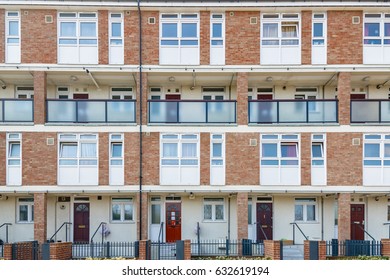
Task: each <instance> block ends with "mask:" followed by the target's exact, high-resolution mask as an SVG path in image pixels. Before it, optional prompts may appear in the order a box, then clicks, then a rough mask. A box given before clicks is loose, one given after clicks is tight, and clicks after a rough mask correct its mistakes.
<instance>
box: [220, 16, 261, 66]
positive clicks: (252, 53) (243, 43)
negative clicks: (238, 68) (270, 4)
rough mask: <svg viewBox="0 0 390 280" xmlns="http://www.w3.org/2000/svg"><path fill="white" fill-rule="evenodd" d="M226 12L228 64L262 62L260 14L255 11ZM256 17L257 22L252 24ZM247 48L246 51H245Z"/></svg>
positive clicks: (255, 63) (254, 63) (256, 63)
mask: <svg viewBox="0 0 390 280" xmlns="http://www.w3.org/2000/svg"><path fill="white" fill-rule="evenodd" d="M230 13H231V12H230V11H227V12H226V20H225V26H226V32H225V35H226V43H225V45H226V64H227V65H240V64H244V65H248V64H249V65H251V64H253V65H258V64H259V63H260V39H259V38H260V24H259V20H260V18H259V17H260V14H259V12H258V11H255V12H237V11H234V12H232V13H234V15H230ZM251 17H256V18H257V24H250V22H249V21H250V18H251ZM243 50H245V51H243Z"/></svg>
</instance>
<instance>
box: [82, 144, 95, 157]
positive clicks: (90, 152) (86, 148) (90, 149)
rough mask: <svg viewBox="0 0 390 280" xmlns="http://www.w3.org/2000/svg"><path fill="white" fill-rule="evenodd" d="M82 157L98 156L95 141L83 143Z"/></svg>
mask: <svg viewBox="0 0 390 280" xmlns="http://www.w3.org/2000/svg"><path fill="white" fill-rule="evenodd" d="M81 157H82V158H94V157H96V144H95V143H81Z"/></svg>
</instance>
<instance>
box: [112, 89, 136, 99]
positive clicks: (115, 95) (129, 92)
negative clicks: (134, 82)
mask: <svg viewBox="0 0 390 280" xmlns="http://www.w3.org/2000/svg"><path fill="white" fill-rule="evenodd" d="M111 99H115V100H118V99H125V100H131V99H133V88H131V87H112V88H111Z"/></svg>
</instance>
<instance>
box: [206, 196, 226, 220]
mask: <svg viewBox="0 0 390 280" xmlns="http://www.w3.org/2000/svg"><path fill="white" fill-rule="evenodd" d="M206 205H211V219H206V218H205V206H206ZM217 206H222V207H223V219H217V217H216V212H217V210H216V208H217ZM225 208H226V207H225V198H223V197H204V198H203V215H202V217H203V222H225V221H226V213H225V212H226V210H225Z"/></svg>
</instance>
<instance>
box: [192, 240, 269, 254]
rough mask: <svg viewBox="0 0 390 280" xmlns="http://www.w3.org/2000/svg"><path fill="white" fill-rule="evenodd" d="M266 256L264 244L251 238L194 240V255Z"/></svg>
mask: <svg viewBox="0 0 390 280" xmlns="http://www.w3.org/2000/svg"><path fill="white" fill-rule="evenodd" d="M240 252H241V254H242V255H243V256H264V244H263V243H256V242H253V241H252V240H249V239H243V240H230V239H218V240H192V241H191V255H192V256H209V257H215V256H238V255H240V254H239V253H240Z"/></svg>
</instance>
